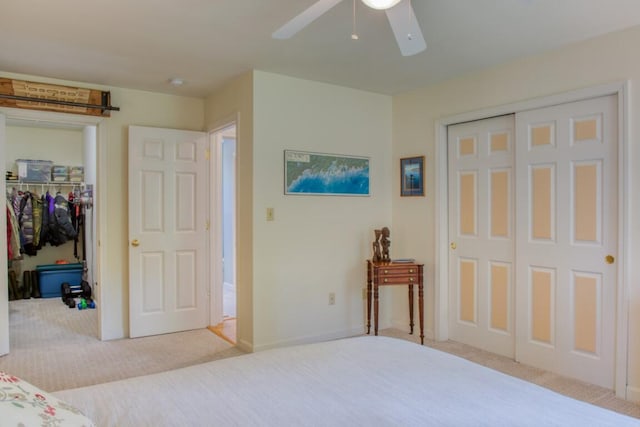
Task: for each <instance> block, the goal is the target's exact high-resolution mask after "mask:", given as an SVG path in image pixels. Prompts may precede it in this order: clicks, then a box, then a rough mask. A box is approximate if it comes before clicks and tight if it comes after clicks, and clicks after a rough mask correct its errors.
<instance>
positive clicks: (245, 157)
mask: <svg viewBox="0 0 640 427" xmlns="http://www.w3.org/2000/svg"><path fill="white" fill-rule="evenodd" d="M310 100H311V101H310ZM236 115H237V118H238V127H237V129H238V139H237V143H238V149H237V162H238V169H237V174H238V177H237V180H238V181H237V182H238V188H237V191H238V202H237V203H238V206H237V208H238V212H237V233H238V236H237V242H238V247H237V252H238V257H237V274H238V276H237V293H238V342H239V343H240V345H241V346H242V347H244V348H247V349H253V350H260V349H264V348H268V347H274V346H278V345H283V344H291V343H294V342H304V341H310V340H318V339H322V338H328V337H339V336H340V337H341V336H347V335H350V334H354V333H361V332H362V328H363V324H364V313H363V307H364V305H363V304H362V299H361V288H362V287H363V285H364V278H365V271H364V260H365V258H366V257H367V256H369V250H368V248H369V245H370V240H371V239H372V236H373V228H376V227H381V226H383V225H387V224H389V223H390V222H391V205H390V204H389V198H390V197H391V179H390V174H391V166H390V164H389V162H388V159H389V157H390V156H391V147H390V145H389V141H390V138H391V99H390V98H389V97H387V96H381V95H376V94H371V93H366V92H361V91H356V90H352V89H347V88H343V87H337V86H332V85H326V84H322V83H317V82H311V81H306V80H300V79H294V78H289V77H285V76H280V75H276V74H270V73H265V72H261V71H253V72H251V73H247V74H245V75H243V76H241V77H239V78H237V79H235V80H233V81H232V82H230V83H229V84H228V85H226V86H225V87H224V89H223V90H221V91H220V92H218V93H216V94H214V95H213V96H211V97H209V98H208V99H207V103H206V123H207V128H208V129H213V128H216V127H219V126H221V125H224V124H226V123H228V122H229V121H230V120H234V119H235V117H236ZM285 149H293V150H306V151H316V152H317V151H320V152H326V153H339V154H351V155H361V156H368V157H371V164H372V177H371V182H372V186H371V191H372V196H371V197H366V198H361V197H321V196H306V197H305V196H298V197H296V196H284V182H283V181H284V177H283V173H284V171H283V168H284V162H283V158H284V152H283V151H284V150H285ZM267 207H272V208H274V209H275V221H273V222H269V223H267V222H266V219H265V212H266V208H267ZM329 292H334V293H335V294H336V304H335V306H329V305H328V297H329ZM389 311H390V310H386V312H387V317H389V314H388V313H389ZM387 323H388V322H387Z"/></svg>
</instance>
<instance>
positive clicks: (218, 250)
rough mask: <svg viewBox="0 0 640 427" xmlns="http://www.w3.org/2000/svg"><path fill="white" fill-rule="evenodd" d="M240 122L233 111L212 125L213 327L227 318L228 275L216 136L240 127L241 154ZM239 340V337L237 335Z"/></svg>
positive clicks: (234, 266)
mask: <svg viewBox="0 0 640 427" xmlns="http://www.w3.org/2000/svg"><path fill="white" fill-rule="evenodd" d="M238 123H239V115H238V114H232V115H230V116H228V117H226V118H225V119H223V120H221V121H220V122H218V123H216V125H215V126H213V127H212V128H210V130H209V131H208V133H209V150H210V153H211V156H210V170H211V173H210V174H209V180H210V188H211V190H212V194H211V197H210V198H209V200H210V207H209V216H210V217H209V221H210V227H209V233H210V236H209V237H210V239H209V241H210V242H211V251H210V256H211V260H212V262H211V263H210V272H209V274H210V276H209V277H211V288H210V289H211V291H210V294H209V305H210V307H211V310H210V311H209V316H210V318H209V323H210V325H211V326H215V325H218V324H220V323H222V321H223V319H224V313H223V311H224V310H223V305H222V303H223V300H222V298H223V292H224V277H223V249H222V245H223V240H222V238H221V237H220V236H222V227H223V213H222V205H223V204H222V181H223V179H222V144H221V143H218V141H217V140H216V138H215V136H216V135H217V134H220V133H222V132H224V130H225V129H227V128H229V127H231V126H234V127H235V129H236V153H237V146H238V145H237V144H238ZM234 162H235V168H234V169H235V182H236V185H235V188H234V193H235V196H234V203H235V206H234V209H233V210H234V215H235V218H236V221H234V226H233V229H232V233H233V240H234V242H236V244H234V252H235V253H234V256H233V259H234V265H233V269H234V274H235V270H236V260H237V256H238V249H237V238H238V234H237V229H236V227H237V222H238V221H237V212H238V188H237V182H238V161H237V156H236V157H235V159H234ZM236 282H237V280H236ZM237 293H238V287H237V283H236V322H238V308H237ZM236 341H237V336H236Z"/></svg>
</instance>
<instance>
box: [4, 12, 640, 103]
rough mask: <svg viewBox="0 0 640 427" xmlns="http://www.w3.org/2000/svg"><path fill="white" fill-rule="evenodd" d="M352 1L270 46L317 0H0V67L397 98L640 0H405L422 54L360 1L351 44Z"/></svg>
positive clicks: (520, 52)
mask: <svg viewBox="0 0 640 427" xmlns="http://www.w3.org/2000/svg"><path fill="white" fill-rule="evenodd" d="M352 1H353V0H343V1H342V2H341V3H340V4H338V6H336V7H335V8H333V9H331V10H330V11H329V12H327V13H326V14H325V15H323V16H322V17H320V18H319V19H318V20H316V21H315V22H314V23H312V24H311V25H310V26H309V27H307V28H305V29H304V30H302V31H301V32H300V33H298V34H297V35H295V36H294V37H293V38H292V39H289V40H274V39H272V38H271V33H272V32H273V31H275V30H276V29H277V28H279V27H280V26H281V25H283V24H284V23H285V22H287V21H288V20H289V19H290V18H292V17H294V16H295V15H297V14H298V13H300V12H301V11H303V10H304V9H306V8H307V7H309V6H310V5H312V4H313V3H314V2H315V0H107V1H98V0H55V1H53V0H1V1H0V70H2V71H5V72H15V73H24V74H33V75H37V76H47V77H54V78H60V79H66V80H73V81H79V82H89V83H97V84H103V85H106V86H116V87H125V88H135V89H142V90H150V91H156V92H166V93H174V94H179V95H188V96H199V97H205V96H207V95H209V94H210V93H212V92H213V91H214V90H215V89H216V88H218V87H220V86H221V85H222V84H224V83H225V82H226V81H227V80H229V79H230V78H232V77H234V76H236V75H238V74H241V73H243V72H246V71H248V70H250V69H259V70H264V71H270V72H275V73H280V74H286V75H290V76H294V77H300V78H305V79H311V80H317V81H323V82H329V83H334V84H337V85H343V86H348V87H353V88H358V89H363V90H367V91H372V92H379V93H384V94H397V93H401V92H404V91H408V90H411V89H415V88H417V87H422V86H426V85H429V84H433V83H436V82H439V81H442V80H445V79H448V78H452V77H455V76H458V75H461V74H465V73H469V72H471V71H474V70H478V69H482V68H487V67H491V66H493V65H495V64H499V63H503V62H506V61H510V60H513V59H515V58H518V57H522V56H528V55H532V54H536V53H540V52H543V51H546V50H550V49H556V48H558V47H560V46H563V45H566V44H569V43H573V42H576V41H580V40H584V39H587V38H591V37H594V36H597V35H600V34H604V33H607V32H611V31H616V30H620V29H623V28H627V27H631V26H634V25H638V24H640V0H412V3H413V7H414V9H415V12H416V15H417V17H418V21H419V22H420V25H421V27H422V31H423V33H424V36H425V39H426V41H427V50H426V51H424V52H422V53H420V54H418V55H415V56H412V57H403V56H401V55H400V51H399V50H398V47H397V45H396V42H395V39H394V36H393V33H392V31H391V28H390V27H389V24H388V22H387V20H386V16H385V14H384V12H381V11H375V10H372V9H368V8H367V7H366V6H364V5H363V4H362V3H361V2H360V0H357V8H356V18H357V32H358V35H359V37H360V39H359V40H358V41H353V40H351V33H352V8H353V3H352ZM630 54H634V53H632V52H630ZM171 77H181V78H183V79H185V80H186V84H185V85H184V86H182V87H180V88H174V87H172V86H170V85H169V84H168V83H167V81H168V79H169V78H171Z"/></svg>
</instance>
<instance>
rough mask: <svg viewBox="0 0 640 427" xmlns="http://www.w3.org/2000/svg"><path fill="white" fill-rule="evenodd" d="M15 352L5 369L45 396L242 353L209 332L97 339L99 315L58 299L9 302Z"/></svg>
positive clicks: (4, 361) (2, 363)
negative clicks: (68, 304) (58, 391)
mask: <svg viewBox="0 0 640 427" xmlns="http://www.w3.org/2000/svg"><path fill="white" fill-rule="evenodd" d="M9 324H10V345H11V352H10V353H9V354H8V355H6V356H2V357H0V370H3V371H7V372H10V373H11V374H13V375H17V376H19V377H21V378H23V379H25V380H26V381H29V382H30V383H32V384H34V385H37V386H38V387H40V388H42V389H44V390H46V391H57V390H64V389H69V388H75V387H83V386H87V385H92V384H99V383H104V382H108V381H114V380H118V379H123V378H129V377H135V376H139V375H146V374H151V373H156V372H161V371H167V370H170V369H176V368H182V367H185V366H189V365H194V364H197V363H204V362H208V361H211V360H216V359H223V358H226V357H232V356H237V355H240V354H243V352H242V351H240V350H238V349H236V348H235V347H233V346H232V345H231V344H229V343H228V342H226V341H225V340H223V339H221V338H219V337H217V336H216V335H214V334H213V333H211V332H210V331H209V330H207V329H199V330H193V331H187V332H180V333H174V334H166V335H157V336H152V337H144V338H136V339H121V340H113V341H100V340H98V338H97V336H98V318H97V311H96V310H90V309H87V310H78V309H70V308H68V307H67V306H66V305H64V304H63V303H62V301H61V300H60V299H59V298H48V299H31V300H18V301H10V302H9Z"/></svg>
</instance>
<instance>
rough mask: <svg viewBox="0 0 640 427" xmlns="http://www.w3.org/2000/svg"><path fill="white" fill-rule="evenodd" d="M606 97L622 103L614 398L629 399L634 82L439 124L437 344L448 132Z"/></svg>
mask: <svg viewBox="0 0 640 427" xmlns="http://www.w3.org/2000/svg"><path fill="white" fill-rule="evenodd" d="M606 95H616V96H617V100H618V236H617V237H618V261H619V262H618V270H617V279H618V283H617V285H616V295H617V296H616V344H615V351H616V355H615V374H614V377H615V393H616V396H618V397H621V398H623V399H626V398H627V396H628V390H627V371H628V355H627V350H628V344H627V338H628V335H629V330H628V318H629V307H628V305H629V272H628V268H627V266H628V265H629V262H628V261H629V260H628V247H629V237H628V233H627V232H626V231H627V230H629V229H630V228H629V219H630V215H629V213H628V211H629V202H628V200H627V197H626V196H625V195H626V194H628V191H627V190H628V188H629V182H630V180H629V170H630V168H629V156H628V155H627V153H628V152H629V148H630V147H629V146H630V141H629V99H630V96H629V82H628V81H620V82H615V83H610V84H604V85H599V86H593V87H589V88H585V89H579V90H575V91H570V92H566V93H561V94H557V95H550V96H544V97H540V98H534V99H531V100H527V101H520V102H514V103H510V104H505V105H501V106H497V107H490V108H484V109H480V110H476V111H471V112H468V113H462V114H456V115H451V116H447V117H443V118H441V119H438V120H436V121H435V141H436V146H435V160H436V161H435V162H434V163H435V192H436V197H435V200H436V201H437V203H438V207H437V208H436V212H435V228H436V229H435V238H436V239H435V241H436V251H435V263H434V265H435V268H434V276H435V277H434V280H435V282H434V283H435V284H436V285H435V289H434V293H435V295H434V297H435V298H434V299H435V301H434V312H435V319H434V320H435V326H434V331H435V339H436V340H439V341H440V340H447V339H448V338H449V327H448V322H449V241H450V238H449V231H448V230H449V216H448V206H449V200H448V178H447V174H448V167H447V126H449V125H453V124H457V123H463V122H468V121H472V120H481V119H487V118H490V117H494V116H501V115H505V114H514V113H518V112H520V111H525V110H531V109H538V108H544V107H550V106H553V105H559V104H566V103H569V102H574V101H582V100H585V99H589V98H596V97H601V96H606Z"/></svg>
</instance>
